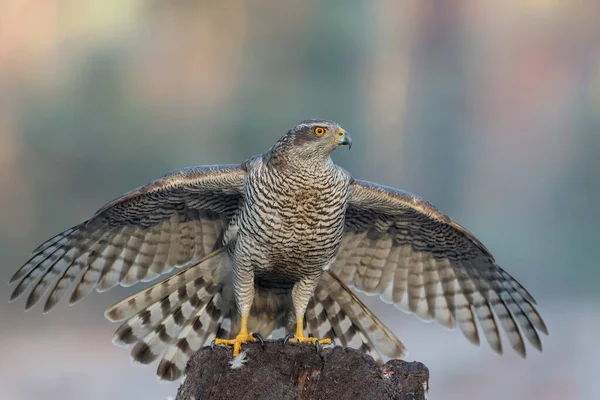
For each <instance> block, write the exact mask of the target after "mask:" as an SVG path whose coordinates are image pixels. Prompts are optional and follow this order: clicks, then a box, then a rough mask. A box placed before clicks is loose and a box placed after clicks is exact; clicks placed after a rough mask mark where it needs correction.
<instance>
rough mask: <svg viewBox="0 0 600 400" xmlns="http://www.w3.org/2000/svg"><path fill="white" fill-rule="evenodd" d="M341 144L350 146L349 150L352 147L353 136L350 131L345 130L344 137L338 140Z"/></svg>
mask: <svg viewBox="0 0 600 400" xmlns="http://www.w3.org/2000/svg"><path fill="white" fill-rule="evenodd" d="M338 144H339V145H340V146H348V150H350V149H351V148H352V138H351V137H350V134H348V132H344V137H343V138H341V139H340V141H339V142H338Z"/></svg>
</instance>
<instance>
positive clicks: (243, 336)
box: [211, 332, 264, 357]
mask: <svg viewBox="0 0 600 400" xmlns="http://www.w3.org/2000/svg"><path fill="white" fill-rule="evenodd" d="M254 342H261V343H262V344H263V345H264V340H263V338H262V337H261V336H260V335H259V334H258V333H252V332H240V333H239V335H237V336H236V337H235V339H219V338H216V339H215V340H213V342H212V343H211V345H213V346H214V345H217V346H219V345H225V346H233V356H234V357H237V356H238V355H239V354H240V349H241V348H242V345H243V344H245V343H254Z"/></svg>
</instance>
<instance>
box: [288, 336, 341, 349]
mask: <svg viewBox="0 0 600 400" xmlns="http://www.w3.org/2000/svg"><path fill="white" fill-rule="evenodd" d="M288 341H292V343H312V344H314V345H315V346H316V347H317V349H318V348H319V346H320V345H322V344H332V345H334V346H335V340H333V339H327V338H326V339H319V338H316V337H310V336H309V337H304V336H296V335H292V334H291V333H290V334H288V335H287V336H286V337H285V339H284V341H283V344H286V343H287V342H288Z"/></svg>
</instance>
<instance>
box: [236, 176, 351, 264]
mask: <svg viewBox="0 0 600 400" xmlns="http://www.w3.org/2000/svg"><path fill="white" fill-rule="evenodd" d="M247 179H248V181H247V183H246V197H245V202H244V207H243V209H242V210H241V213H240V218H239V232H238V240H243V241H244V242H245V243H246V244H247V245H249V246H251V247H252V248H254V249H259V250H260V254H261V255H262V256H261V257H254V258H255V260H253V263H254V264H256V263H258V264H260V265H262V266H264V267H266V268H276V267H278V265H279V264H285V265H289V264H295V265H298V266H302V265H313V266H314V267H315V268H322V267H323V266H324V265H326V264H327V263H328V262H329V261H330V260H331V259H332V258H333V257H334V256H335V254H336V253H337V250H338V248H339V244H340V241H341V237H342V233H343V229H344V215H345V211H346V204H347V200H348V187H349V178H348V177H347V175H346V174H345V173H344V172H343V171H342V170H340V169H338V168H336V167H335V166H333V165H331V167H330V166H329V165H326V166H324V167H323V168H321V169H317V170H316V171H315V170H299V171H293V172H288V173H284V172H282V171H279V170H274V169H270V168H268V167H267V166H264V165H263V166H261V167H260V168H256V169H255V170H253V171H251V172H250V173H249V174H248V178H247ZM282 266H283V265H282Z"/></svg>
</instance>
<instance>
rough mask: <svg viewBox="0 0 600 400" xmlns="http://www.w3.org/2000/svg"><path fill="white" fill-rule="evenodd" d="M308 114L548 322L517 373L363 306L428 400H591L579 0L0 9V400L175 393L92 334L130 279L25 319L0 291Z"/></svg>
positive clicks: (589, 234) (594, 146)
mask: <svg viewBox="0 0 600 400" xmlns="http://www.w3.org/2000/svg"><path fill="white" fill-rule="evenodd" d="M284 3H285V4H284ZM315 117H316V118H327V119H332V120H336V121H338V122H339V123H340V124H341V125H342V126H343V127H344V128H346V129H347V130H348V131H349V132H351V133H352V134H353V139H354V147H353V148H352V151H351V152H348V151H338V152H336V153H335V154H334V156H333V157H334V160H335V161H336V162H338V163H339V164H341V165H342V166H344V167H345V168H346V169H348V170H349V171H350V172H351V173H353V174H354V175H355V176H357V177H360V178H362V179H368V180H373V181H377V182H380V183H383V184H387V185H391V186H395V187H400V188H403V189H405V190H408V191H411V192H413V193H417V194H419V195H421V196H423V197H424V198H426V199H428V200H429V201H431V202H432V203H433V204H435V205H437V206H438V207H439V208H440V209H441V210H443V211H444V212H446V213H447V214H448V215H450V216H451V217H453V218H454V219H456V220H457V221H459V222H460V223H461V224H463V225H464V226H466V227H467V228H468V229H470V230H471V231H473V232H474V233H475V234H476V235H477V236H478V237H479V238H480V239H481V240H482V241H483V243H485V244H486V245H487V247H489V248H490V250H491V251H492V252H493V254H494V255H495V257H496V259H497V261H498V263H499V264H500V265H501V266H503V267H504V268H505V269H507V270H508V271H509V272H510V273H511V274H513V275H514V276H515V277H516V278H517V279H519V280H520V281H521V282H522V283H523V284H524V285H525V286H526V287H527V288H528V289H529V290H530V291H531V292H532V293H533V294H534V296H535V297H536V299H537V300H538V303H539V305H540V306H539V309H540V311H541V313H542V315H543V316H544V317H545V319H546V321H547V323H548V326H549V329H550V336H549V337H547V338H546V337H544V338H543V339H544V347H545V349H544V353H542V354H539V353H537V352H535V351H534V350H533V349H532V348H529V350H530V354H529V357H528V359H527V361H523V360H522V359H520V358H519V357H518V356H516V355H515V354H513V353H512V352H511V351H507V354H505V355H504V356H503V357H498V356H496V355H495V354H494V353H493V352H492V350H490V349H489V348H488V347H487V344H485V343H483V344H482V346H481V348H477V347H474V346H472V345H470V344H469V343H468V342H467V341H466V340H465V339H464V338H463V337H462V335H461V333H460V332H458V331H453V332H449V331H446V330H445V329H444V328H442V327H441V326H439V325H436V324H424V323H422V322H420V321H419V320H417V319H416V318H415V317H413V316H410V315H405V314H402V313H400V312H399V311H397V310H395V309H394V308H392V307H390V306H387V305H383V304H382V303H380V302H378V301H375V300H374V299H369V301H368V304H369V306H371V307H372V308H373V310H374V311H375V312H376V313H378V314H380V315H381V316H382V319H383V320H384V322H386V323H387V324H388V325H389V326H390V328H392V330H393V331H394V332H395V333H396V334H397V335H398V336H399V337H400V338H401V340H402V341H403V342H404V343H405V345H406V346H407V347H408V349H409V351H410V354H409V357H408V358H409V359H410V360H418V361H421V362H423V363H425V364H426V365H427V366H428V367H429V368H430V371H431V391H430V397H431V398H432V399H484V398H485V399H506V398H510V399H550V400H552V399H591V398H598V397H597V396H599V394H600V382H599V381H598V379H597V373H598V367H600V363H599V361H598V360H600V348H599V346H598V339H597V337H598V331H599V330H600V313H599V312H598V309H599V306H600V291H599V289H598V281H599V280H600V268H599V265H598V257H597V256H596V254H595V253H596V251H597V250H598V245H600V242H599V239H600V234H598V226H600V207H599V206H598V205H599V204H600V2H598V1H597V0H570V1H560V0H490V1H485V2H483V1H481V2H480V1H470V0H429V1H418V0H406V1H395V0H380V1H367V0H363V1H359V0H352V1H341V0H340V1H333V0H328V1H305V2H299V1H296V2H291V1H290V2H281V1H278V0H254V1H249V0H221V1H218V2H217V1H212V2H211V1H183V0H180V1H170V2H165V1H158V0H146V1H142V0H121V1H118V2H116V1H113V2H107V1H104V0H45V1H33V0H0V260H1V269H0V281H2V282H3V284H2V285H1V286H0V300H1V301H0V313H1V318H2V322H1V323H0V355H1V356H0V398H1V399H3V400H21V399H37V398H41V397H43V398H45V399H62V400H65V399H90V400H95V399H141V398H144V399H166V398H167V397H168V396H174V395H175V393H176V388H177V384H158V383H157V382H156V378H155V376H154V369H155V365H154V366H152V367H146V368H133V367H131V366H130V363H129V359H128V352H127V350H124V349H120V348H117V347H114V346H113V345H112V344H111V337H112V333H113V331H114V329H116V326H113V325H112V324H110V323H109V322H108V321H106V320H105V319H104V317H103V311H104V309H105V308H106V307H107V306H109V305H110V304H112V303H114V302H116V301H117V300H119V299H120V298H122V297H124V296H125V295H127V294H129V293H130V292H131V290H126V289H121V288H119V289H115V290H113V291H111V292H109V293H106V294H103V295H99V294H93V295H91V296H90V297H88V298H87V299H86V300H84V301H83V302H82V303H81V304H79V305H78V306H76V307H72V308H70V307H68V306H67V305H66V304H61V305H60V306H59V307H58V309H57V310H55V311H54V312H52V313H51V314H49V315H46V316H43V315H41V311H40V309H39V308H35V309H34V310H32V311H31V312H29V313H24V312H23V311H22V310H23V302H22V301H19V302H17V303H16V304H8V298H9V294H10V291H11V290H12V288H13V287H11V286H9V285H8V284H6V283H7V282H8V280H9V278H10V276H11V275H12V273H13V272H14V271H15V270H16V269H17V268H18V267H19V266H20V265H21V264H22V263H23V262H24V261H26V260H27V258H28V254H29V252H30V251H31V250H32V249H33V248H35V247H36V246H37V245H38V244H39V243H41V242H42V241H44V240H45V239H47V238H49V237H50V236H52V235H53V234H55V233H58V232H59V231H62V230H64V229H66V228H68V227H70V226H71V225H74V224H75V223H77V222H79V221H81V220H83V219H84V218H86V217H88V216H90V215H91V214H93V213H94V212H95V210H96V209H98V208H99V207H100V206H102V205H103V204H104V203H105V202H106V201H108V200H110V199H112V198H114V197H116V196H118V195H120V194H121V193H123V192H125V191H128V190H129V189H132V188H134V187H137V186H139V185H142V184H144V183H146V182H148V181H150V180H152V179H154V178H156V177H158V176H160V175H162V174H164V173H165V172H167V171H169V170H172V169H176V168H180V167H183V166H186V165H194V164H218V163H234V162H241V161H243V160H244V159H246V158H247V157H249V156H251V155H253V154H257V153H262V152H263V151H265V150H266V149H267V148H269V147H270V146H271V145H272V144H273V143H274V141H275V140H276V139H278V138H279V137H280V136H281V135H282V134H284V133H285V132H286V131H287V129H289V128H290V127H291V126H293V125H294V124H295V123H297V122H299V121H301V120H303V119H306V118H315ZM137 288H139V286H138V287H136V289H137Z"/></svg>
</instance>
